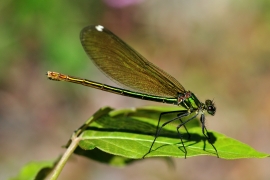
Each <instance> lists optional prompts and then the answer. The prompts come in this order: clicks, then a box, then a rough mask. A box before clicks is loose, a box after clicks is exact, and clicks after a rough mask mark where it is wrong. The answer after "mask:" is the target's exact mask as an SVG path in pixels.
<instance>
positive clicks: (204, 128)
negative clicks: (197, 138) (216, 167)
mask: <svg viewBox="0 0 270 180" xmlns="http://www.w3.org/2000/svg"><path fill="white" fill-rule="evenodd" d="M200 121H201V123H202V133H203V135H204V136H205V137H206V138H207V139H208V142H209V143H210V144H211V146H212V147H213V148H214V149H215V151H216V154H217V158H219V155H218V152H217V149H216V147H215V146H214V144H212V143H211V141H210V140H211V139H210V137H209V136H208V134H209V133H208V131H207V129H206V126H205V116H204V114H202V115H201V118H200ZM204 130H205V131H206V134H207V135H206V134H205V131H204Z"/></svg>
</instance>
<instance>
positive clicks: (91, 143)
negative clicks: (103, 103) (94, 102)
mask: <svg viewBox="0 0 270 180" xmlns="http://www.w3.org/2000/svg"><path fill="white" fill-rule="evenodd" d="M174 110H176V109H175V108H168V107H165V108H163V107H145V108H138V109H121V110H115V111H113V110H112V109H110V111H107V112H108V113H103V114H102V115H101V116H99V117H98V118H96V119H95V120H94V121H93V123H92V124H91V125H90V126H89V127H88V128H87V129H86V130H85V131H84V132H82V136H81V138H82V139H81V141H80V143H79V146H80V148H81V149H80V151H87V150H95V148H98V149H99V151H102V152H103V153H107V154H110V155H115V156H117V157H123V160H122V161H121V163H119V164H117V165H124V164H125V163H126V162H131V159H141V158H142V157H143V156H144V155H145V154H146V153H147V152H148V151H149V148H150V146H151V143H152V142H153V140H154V135H155V132H156V125H157V122H158V118H159V116H160V113H161V112H168V111H174ZM178 110H179V109H178ZM176 114H177V113H175V114H173V115H169V116H164V117H163V118H162V122H165V121H166V120H170V119H172V118H173V117H176ZM198 122H199V121H198V120H197V119H194V120H192V121H191V122H189V123H188V124H187V128H188V132H189V134H190V138H189V136H188V134H187V132H185V130H184V128H183V129H182V130H181V135H182V137H183V142H184V145H185V147H186V150H187V157H192V156H199V155H210V156H217V154H216V152H215V150H214V148H213V146H212V144H213V145H214V146H215V147H216V149H217V151H218V154H219V157H220V158H223V159H239V158H265V157H269V154H266V153H262V152H258V151H256V150H255V149H253V148H251V147H250V146H248V145H246V144H244V143H241V142H239V141H237V140H234V139H232V138H229V137H226V136H225V135H223V134H220V133H217V132H210V131H209V134H208V136H209V137H210V141H211V143H210V142H209V140H208V139H207V138H206V137H205V136H204V135H203V134H202V129H201V127H200V126H199V125H200V124H199V123H198ZM179 123H180V122H179V121H177V123H176V124H175V126H173V125H167V126H165V127H164V128H163V129H162V131H161V133H160V136H159V137H158V138H157V139H156V142H155V144H154V146H153V148H152V150H151V152H150V153H149V154H147V155H146V157H178V158H183V157H185V153H184V149H183V147H182V144H181V141H180V139H179V135H178V133H177V131H176V125H177V124H179ZM161 124H162V123H161ZM90 153H91V151H90V152H89V154H90ZM99 153H100V152H99ZM81 154H83V153H81ZM85 154H86V153H85ZM87 157H89V158H93V157H91V156H89V155H88V156H87ZM102 157H104V154H103V155H100V157H99V155H96V156H95V158H93V159H95V160H100V161H101V162H107V163H111V162H112V161H111V159H113V156H110V158H108V159H107V160H104V158H103V159H102ZM127 158H128V159H127ZM112 164H113V165H115V164H114V163H112Z"/></svg>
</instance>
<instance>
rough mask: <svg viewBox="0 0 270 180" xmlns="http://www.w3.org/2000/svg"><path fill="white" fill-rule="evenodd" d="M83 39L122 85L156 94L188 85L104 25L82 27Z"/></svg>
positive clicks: (105, 70)
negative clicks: (148, 59)
mask: <svg viewBox="0 0 270 180" xmlns="http://www.w3.org/2000/svg"><path fill="white" fill-rule="evenodd" d="M80 39H81V43H82V45H83V47H84V50H85V52H86V53H87V54H88V56H89V57H90V59H91V60H92V61H93V62H94V63H95V64H96V66H97V67H98V68H99V69H100V70H101V71H102V72H103V73H104V74H106V75H107V76H108V77H109V78H111V79H112V80H114V81H115V82H116V83H118V84H119V85H121V86H124V87H127V88H129V89H133V90H137V91H139V92H143V93H147V94H150V95H156V96H165V97H177V94H178V93H183V92H185V88H184V87H183V86H182V85H181V84H180V83H179V82H178V81H177V80H176V79H175V78H173V77H172V76H170V75H169V74H168V73H166V72H165V71H163V70H161V69H160V68H158V67H156V66H155V65H154V64H152V63H151V62H149V61H147V60H146V59H145V58H144V57H143V56H142V55H140V54H139V53H138V52H136V51H135V50H134V49H132V48H131V47H130V46H129V45H127V44H126V43H125V42H123V41H122V40H121V39H120V38H118V37H117V36H116V35H114V34H113V33H112V32H111V31H109V30H108V29H106V28H104V27H103V26H100V25H98V26H88V27H85V28H84V29H83V30H82V31H81V35H80Z"/></svg>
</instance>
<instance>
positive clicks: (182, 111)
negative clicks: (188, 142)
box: [156, 110, 190, 139]
mask: <svg viewBox="0 0 270 180" xmlns="http://www.w3.org/2000/svg"><path fill="white" fill-rule="evenodd" d="M186 112H187V110H180V111H169V112H162V113H160V115H159V121H158V125H157V129H156V132H157V131H158V128H159V122H160V120H161V117H162V116H163V115H165V114H173V113H178V114H177V117H179V116H181V117H183V116H182V114H184V113H186ZM179 121H180V122H181V123H183V121H182V119H181V118H179ZM183 126H184V128H185V130H186V132H187V134H188V139H190V134H189V132H188V130H187V127H186V126H185V125H183Z"/></svg>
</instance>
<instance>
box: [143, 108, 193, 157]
mask: <svg viewBox="0 0 270 180" xmlns="http://www.w3.org/2000/svg"><path fill="white" fill-rule="evenodd" d="M171 112H172V113H175V112H178V113H179V112H182V113H180V114H178V115H177V117H176V118H173V119H171V120H169V121H167V122H165V123H163V124H162V125H161V126H160V127H159V124H160V120H161V116H159V120H158V125H157V129H156V135H155V138H154V140H153V142H152V144H151V146H150V148H149V151H148V152H147V153H146V154H145V155H144V156H143V158H144V157H145V156H146V155H147V154H149V153H150V152H151V150H152V147H153V145H154V143H155V141H156V139H157V137H158V136H159V134H160V131H161V129H162V128H163V127H164V126H166V125H167V124H169V123H171V122H173V121H175V120H177V119H180V118H182V117H185V116H187V115H189V114H190V113H189V112H188V110H182V111H171ZM168 113H170V112H165V113H163V114H168ZM181 141H182V139H181ZM182 144H183V142H182Z"/></svg>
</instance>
